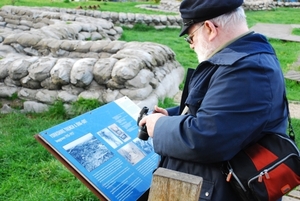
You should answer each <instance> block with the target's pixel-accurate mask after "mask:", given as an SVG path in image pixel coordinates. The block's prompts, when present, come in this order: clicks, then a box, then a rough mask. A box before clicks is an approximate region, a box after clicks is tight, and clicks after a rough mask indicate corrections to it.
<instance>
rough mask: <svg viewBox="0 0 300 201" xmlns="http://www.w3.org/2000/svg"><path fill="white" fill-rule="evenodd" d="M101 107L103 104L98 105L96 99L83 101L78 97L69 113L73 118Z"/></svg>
mask: <svg viewBox="0 0 300 201" xmlns="http://www.w3.org/2000/svg"><path fill="white" fill-rule="evenodd" d="M101 105H103V103H100V102H99V101H98V100H97V99H84V98H81V97H80V98H79V99H78V100H77V101H76V102H74V103H72V105H71V106H72V107H71V113H72V114H73V115H74V116H78V115H80V114H83V113H86V112H88V111H91V110H93V109H96V108H97V107H100V106H101Z"/></svg>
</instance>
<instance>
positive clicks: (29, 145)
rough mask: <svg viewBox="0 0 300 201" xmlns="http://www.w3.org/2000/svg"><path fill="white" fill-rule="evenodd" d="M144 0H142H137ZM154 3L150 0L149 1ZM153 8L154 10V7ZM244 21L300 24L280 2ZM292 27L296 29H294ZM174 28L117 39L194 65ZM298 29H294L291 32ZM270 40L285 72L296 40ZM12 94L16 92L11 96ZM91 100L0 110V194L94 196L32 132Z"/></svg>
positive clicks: (113, 6)
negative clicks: (163, 48) (153, 46)
mask: <svg viewBox="0 0 300 201" xmlns="http://www.w3.org/2000/svg"><path fill="white" fill-rule="evenodd" d="M142 3H143V4H144V3H145V2H142ZM150 3H151V4H153V2H150ZM11 4H12V1H11V0H1V2H0V7H1V6H3V5H11ZM14 4H15V5H19V6H51V7H64V8H76V7H77V6H78V5H81V6H86V5H94V4H100V5H101V10H102V11H104V10H107V11H114V12H128V13H134V12H135V13H148V14H153V13H156V12H154V11H146V10H143V9H139V8H136V7H135V5H137V4H138V3H136V2H128V3H114V2H108V3H106V4H105V3H103V2H97V1H89V2H78V3H75V2H70V3H63V1H60V0H53V2H51V0H15V3H14ZM157 14H158V13H157ZM247 16H248V24H249V26H250V27H251V26H253V25H254V24H255V23H258V22H260V23H282V24H300V12H299V9H289V8H281V9H277V10H276V11H248V12H247ZM296 32H297V30H296ZM178 33H179V29H164V30H155V29H154V28H152V27H146V26H144V25H137V26H135V27H134V28H133V29H129V28H125V27H124V33H123V35H122V38H121V40H124V41H128V42H129V41H149V42H156V43H160V44H164V45H167V46H169V47H170V48H171V49H172V50H173V51H174V52H175V54H176V59H177V60H178V61H179V62H180V63H181V64H182V66H184V67H185V68H188V67H195V66H197V59H196V55H195V54H194V52H193V51H192V50H190V49H189V46H188V44H187V43H186V42H185V41H184V40H183V39H182V38H179V37H178ZM296 34H297V33H296ZM270 42H271V44H272V45H273V46H274V48H275V50H276V52H277V55H278V58H279V61H280V64H281V66H282V69H283V71H284V72H287V71H288V70H289V69H291V67H292V64H293V63H294V62H295V61H296V60H297V58H298V57H299V56H300V52H299V50H300V45H299V43H295V42H286V41H280V40H274V39H270ZM286 85H287V91H288V92H287V93H288V99H289V100H296V101H299V100H300V87H299V83H296V82H293V81H288V80H287V81H286ZM16 98H17V96H16V94H15V95H13V96H12V97H11V100H15V99H16ZM100 105H101V103H98V102H97V101H95V100H84V99H80V100H78V101H77V102H76V103H74V104H73V107H72V110H71V114H70V113H68V112H67V111H66V109H65V108H64V105H63V103H62V102H60V101H58V102H56V103H55V104H54V105H53V107H51V108H50V110H49V111H48V112H45V113H42V114H21V113H12V114H0V200H1V201H2V200H5V201H19V200H21V201H83V200H84V201H97V200H98V199H97V198H96V197H95V196H94V195H93V194H92V193H91V192H90V191H89V190H88V189H87V188H86V187H85V186H84V185H83V184H82V183H81V182H80V181H79V180H78V179H77V178H75V177H74V176H73V175H72V174H71V173H70V172H69V171H68V170H67V169H66V168H65V167H64V166H63V165H62V164H61V163H60V162H58V161H57V160H56V159H55V158H54V157H53V156H52V155H50V154H49V152H48V151H46V150H45V149H44V148H43V147H42V146H41V145H40V144H38V143H37V142H36V140H35V139H34V138H33V135H34V134H37V133H39V132H40V131H43V130H45V129H47V128H50V127H52V126H54V125H57V124H59V123H61V122H63V121H66V120H67V119H70V118H72V117H74V116H76V115H79V114H82V113H84V112H86V111H89V110H92V109H94V108H96V107H99V106H100ZM159 105H160V106H162V107H168V106H172V105H174V101H173V100H172V99H169V98H166V99H165V100H161V101H160V102H159ZM292 122H293V127H294V129H295V132H296V135H298V137H297V138H296V140H297V144H298V145H300V139H299V138H300V136H299V133H300V120H299V119H293V120H292Z"/></svg>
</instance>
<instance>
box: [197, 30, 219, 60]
mask: <svg viewBox="0 0 300 201" xmlns="http://www.w3.org/2000/svg"><path fill="white" fill-rule="evenodd" d="M198 44H199V45H197V46H196V47H195V52H196V54H197V57H198V61H199V63H201V62H203V61H205V60H207V59H208V58H209V56H210V55H211V54H212V53H213V52H214V51H215V47H214V46H213V45H212V44H210V43H208V42H207V41H205V40H204V39H203V37H202V35H201V34H199V35H198Z"/></svg>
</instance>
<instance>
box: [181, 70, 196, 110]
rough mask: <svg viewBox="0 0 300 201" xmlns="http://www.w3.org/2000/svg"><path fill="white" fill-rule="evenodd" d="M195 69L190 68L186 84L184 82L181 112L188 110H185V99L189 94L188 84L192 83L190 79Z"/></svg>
mask: <svg viewBox="0 0 300 201" xmlns="http://www.w3.org/2000/svg"><path fill="white" fill-rule="evenodd" d="M194 71H195V69H193V68H188V70H187V73H186V77H185V84H184V88H183V91H182V96H181V102H180V111H179V113H181V114H182V113H186V111H185V112H184V109H185V100H186V98H187V96H188V85H189V83H190V79H191V77H192V74H193V73H194Z"/></svg>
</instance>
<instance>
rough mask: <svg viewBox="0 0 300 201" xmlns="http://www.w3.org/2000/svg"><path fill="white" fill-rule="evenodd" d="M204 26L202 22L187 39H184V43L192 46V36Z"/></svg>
mask: <svg viewBox="0 0 300 201" xmlns="http://www.w3.org/2000/svg"><path fill="white" fill-rule="evenodd" d="M203 25H204V22H203V23H202V24H201V25H200V26H199V27H198V28H197V29H196V30H195V31H193V33H191V34H190V35H188V36H187V37H185V38H184V40H185V41H186V42H188V43H189V44H193V37H194V34H195V33H196V31H198V30H199V29H200V28H201V27H202V26H203Z"/></svg>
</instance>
